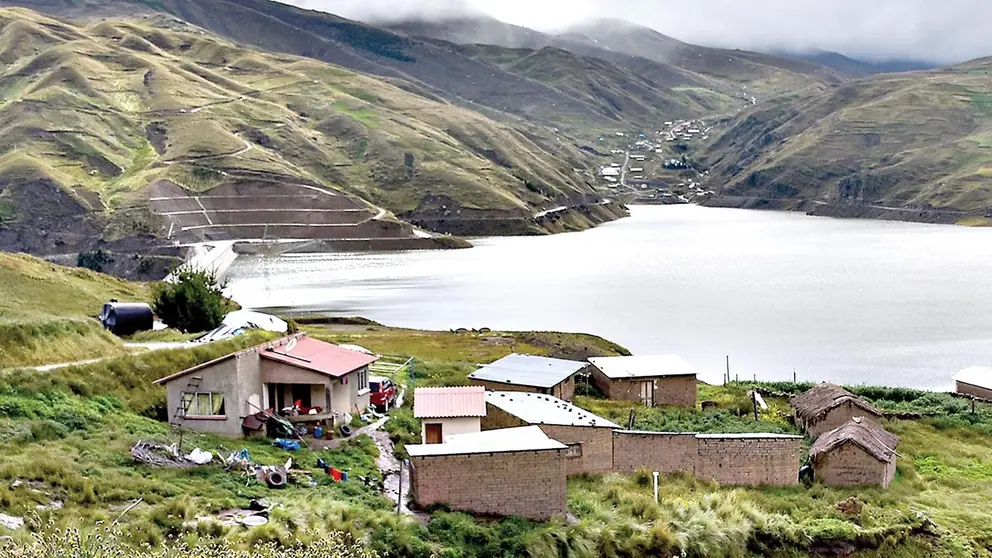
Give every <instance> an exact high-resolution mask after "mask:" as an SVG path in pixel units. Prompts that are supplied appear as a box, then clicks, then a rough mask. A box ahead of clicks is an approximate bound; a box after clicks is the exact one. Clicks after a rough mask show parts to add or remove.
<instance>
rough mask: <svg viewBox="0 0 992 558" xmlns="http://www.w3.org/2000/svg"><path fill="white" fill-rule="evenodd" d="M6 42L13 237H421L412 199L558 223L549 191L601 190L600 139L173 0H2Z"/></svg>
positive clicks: (6, 207) (433, 213)
mask: <svg viewBox="0 0 992 558" xmlns="http://www.w3.org/2000/svg"><path fill="white" fill-rule="evenodd" d="M0 61H2V62H3V70H2V74H0V91H2V92H3V98H4V102H3V104H2V105H0V123H2V132H0V176H2V179H0V223H2V226H0V247H2V248H4V249H7V250H26V251H30V252H34V253H41V254H64V253H74V252H78V251H82V250H85V249H90V248H92V247H94V246H97V245H99V246H107V247H109V248H111V249H116V250H122V251H129V250H130V251H134V250H143V249H148V248H149V247H152V246H158V245H161V243H162V240H163V239H167V240H169V241H173V242H175V241H193V240H199V239H205V238H206V239H217V238H262V237H265V238H272V237H280V238H285V237H291V238H295V237H297V236H298V235H299V236H302V235H306V238H312V237H314V236H316V237H318V238H384V237H385V238H393V237H396V238H412V237H413V236H414V231H413V229H412V227H411V226H410V225H409V224H406V223H404V222H402V221H401V219H405V220H408V221H415V222H422V223H429V224H431V225H432V226H433V227H434V228H436V229H439V230H447V229H452V228H454V229H458V230H462V231H473V232H485V231H486V230H488V229H489V228H492V223H491V222H490V221H488V220H487V221H485V222H483V221H480V220H479V219H478V218H477V216H476V215H475V214H474V213H473V214H472V216H471V217H465V215H468V213H465V214H463V213H462V210H465V211H466V212H480V213H481V214H483V215H486V214H487V213H488V212H491V211H494V212H498V214H499V215H501V216H505V217H507V218H512V219H513V220H514V222H519V223H522V224H521V225H519V226H516V227H515V228H514V230H513V231H512V232H516V233H520V232H541V231H544V230H547V228H548V227H544V226H542V225H541V224H539V223H537V221H535V220H534V219H533V215H534V214H535V213H538V212H539V211H541V210H542V209H549V208H552V207H558V206H561V205H567V206H575V205H582V204H585V203H590V204H596V203H598V202H600V201H601V200H600V198H599V197H598V196H596V195H595V193H594V192H592V190H591V189H590V188H589V186H588V185H586V184H585V183H584V182H582V181H581V180H580V177H581V175H580V174H578V173H576V171H575V170H573V169H576V168H580V169H581V168H589V167H590V160H589V156H588V155H587V154H585V153H584V152H582V151H580V150H579V149H577V148H575V147H574V146H571V145H570V144H569V143H567V142H564V141H560V140H555V139H552V138H553V134H552V133H551V131H550V130H546V129H543V128H540V127H538V126H523V125H521V126H518V127H513V126H511V125H508V124H504V123H498V122H495V121H493V120H490V119H488V118H486V117H484V116H482V115H480V114H479V113H476V112H472V111H470V110H467V109H464V108H460V107H458V106H454V105H452V104H450V103H447V102H444V101H442V100H440V99H437V98H433V97H432V96H431V95H429V94H424V95H422V94H418V93H417V91H418V89H417V87H416V86H413V85H411V84H409V83H406V82H397V84H396V85H394V84H391V83H387V82H384V81H382V80H380V79H376V78H372V77H369V76H365V75H362V74H357V73H355V72H352V71H348V70H345V69H343V68H340V67H337V66H331V65H328V64H325V63H322V62H317V61H314V60H312V59H307V58H299V57H294V56H289V55H281V54H267V53H262V52H258V51H254V50H248V49H245V48H243V47H239V46H237V45H235V44H233V43H230V42H228V41H227V40H225V39H221V38H219V37H217V36H215V35H212V34H210V33H208V32H205V31H203V30H202V29H199V28H197V27H194V26H192V25H189V24H187V23H185V22H181V21H179V20H176V19H175V18H173V17H171V16H152V17H148V18H144V19H140V20H135V21H126V20H107V21H101V22H95V23H91V24H72V23H67V22H65V21H61V20H55V19H51V18H49V17H46V16H42V15H40V14H38V13H35V12H32V11H28V10H24V9H17V8H14V9H4V10H0ZM411 91H413V92H411ZM552 150H553V151H552ZM172 198H176V199H174V200H173V199H172ZM149 200H153V201H152V202H151V203H149ZM312 210H320V211H312ZM606 213H610V212H606ZM618 214H619V213H616V212H613V213H611V214H609V215H605V216H603V215H602V214H597V215H601V216H603V217H604V218H613V217H615V216H616V215H618ZM597 218H598V217H590V218H587V219H580V220H577V221H572V222H570V226H571V227H583V226H590V225H591V224H592V223H593V222H595V220H596V219H597ZM480 223H481V224H480ZM449 225H450V226H449Z"/></svg>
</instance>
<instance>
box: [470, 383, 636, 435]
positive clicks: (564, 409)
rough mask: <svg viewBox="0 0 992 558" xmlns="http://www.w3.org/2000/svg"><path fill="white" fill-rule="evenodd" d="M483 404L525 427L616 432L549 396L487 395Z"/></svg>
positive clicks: (597, 418) (600, 419)
mask: <svg viewBox="0 0 992 558" xmlns="http://www.w3.org/2000/svg"><path fill="white" fill-rule="evenodd" d="M486 403H488V404H490V405H492V406H494V407H498V408H499V409H502V410H503V411H505V412H507V413H509V414H511V415H513V416H515V417H517V418H519V419H520V420H522V421H524V422H526V423H527V424H551V425H559V426H590V427H598V428H620V426H619V425H617V424H614V423H612V422H610V421H608V420H606V419H605V418H603V417H600V416H597V415H594V414H592V413H590V412H589V411H587V410H585V409H582V408H579V407H576V406H575V405H572V404H571V403H568V402H567V401H562V400H561V399H558V398H557V397H552V396H550V395H541V394H539V393H526V392H520V391H487V392H486Z"/></svg>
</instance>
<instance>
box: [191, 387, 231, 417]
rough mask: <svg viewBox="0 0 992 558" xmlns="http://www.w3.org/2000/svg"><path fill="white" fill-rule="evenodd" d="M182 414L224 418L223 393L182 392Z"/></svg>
mask: <svg viewBox="0 0 992 558" xmlns="http://www.w3.org/2000/svg"><path fill="white" fill-rule="evenodd" d="M183 409H184V410H185V412H184V413H183V414H184V415H185V416H194V417H196V416H200V417H209V416H224V415H226V414H227V413H226V411H225V410H224V394H223V393H204V392H196V393H187V392H183Z"/></svg>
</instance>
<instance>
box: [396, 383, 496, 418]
mask: <svg viewBox="0 0 992 558" xmlns="http://www.w3.org/2000/svg"><path fill="white" fill-rule="evenodd" d="M413 416H414V417H416V418H457V417H484V416H486V388H484V387H482V386H468V387H438V388H417V389H416V390H414V392H413Z"/></svg>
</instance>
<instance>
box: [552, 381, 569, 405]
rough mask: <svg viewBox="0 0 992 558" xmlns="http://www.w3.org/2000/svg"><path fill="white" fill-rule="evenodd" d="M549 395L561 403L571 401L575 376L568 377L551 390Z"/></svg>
mask: <svg viewBox="0 0 992 558" xmlns="http://www.w3.org/2000/svg"><path fill="white" fill-rule="evenodd" d="M551 395H554V396H555V397H557V398H558V399H561V400H563V401H571V400H572V397H574V396H575V376H569V377H568V379H567V380H565V381H564V382H562V383H560V384H558V385H556V386H555V387H553V388H551Z"/></svg>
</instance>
